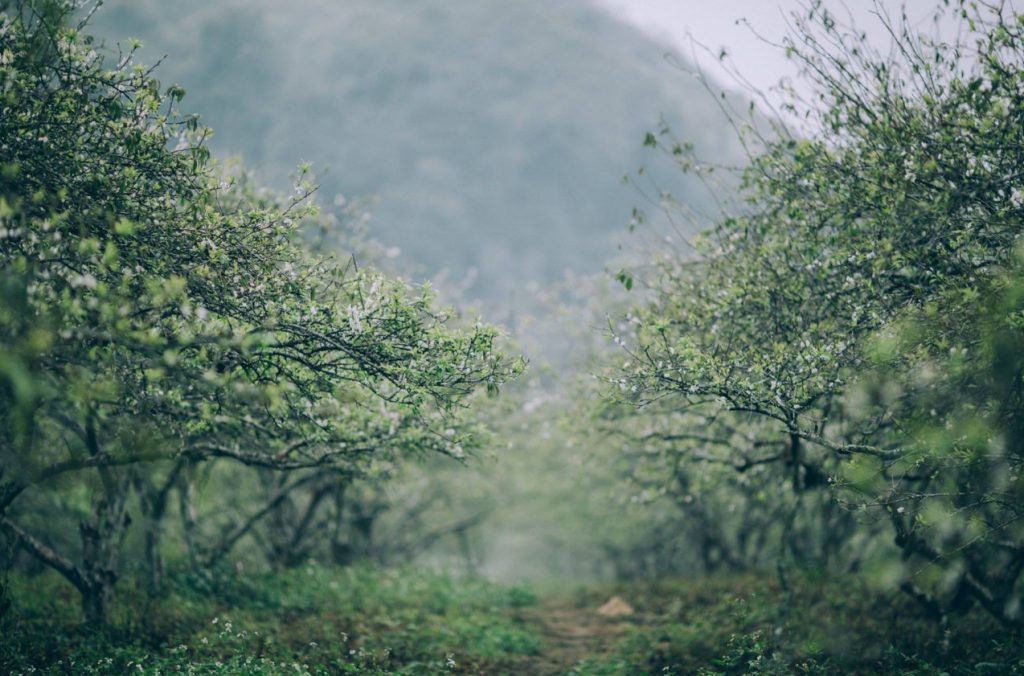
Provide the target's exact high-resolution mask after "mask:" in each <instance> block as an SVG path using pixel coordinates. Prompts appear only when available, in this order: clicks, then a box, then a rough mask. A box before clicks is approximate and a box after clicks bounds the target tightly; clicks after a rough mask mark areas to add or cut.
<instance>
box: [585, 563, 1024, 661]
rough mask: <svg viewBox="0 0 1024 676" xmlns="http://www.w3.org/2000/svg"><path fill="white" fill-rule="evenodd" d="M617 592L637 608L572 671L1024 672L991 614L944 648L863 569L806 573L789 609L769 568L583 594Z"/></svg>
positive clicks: (964, 627)
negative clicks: (600, 649)
mask: <svg viewBox="0 0 1024 676" xmlns="http://www.w3.org/2000/svg"><path fill="white" fill-rule="evenodd" d="M613 594H615V595H619V596H621V597H623V598H624V599H626V600H627V601H628V602H629V603H630V604H631V605H633V607H634V608H636V610H637V611H638V612H637V614H636V615H635V616H634V617H632V618H630V626H629V628H628V630H627V631H626V632H625V633H624V634H623V636H622V638H620V639H619V640H618V641H617V643H616V644H615V645H614V646H613V647H612V649H611V650H609V651H607V652H606V653H605V654H603V655H601V656H598V657H596V658H588V659H586V660H582V661H580V662H579V663H577V664H576V665H575V666H574V667H573V668H572V670H571V671H570V673H572V674H576V675H580V676H582V675H587V676H598V675H602V676H604V675H616V676H618V675H627V674H628V675H631V676H632V675H634V674H705V675H708V674H879V673H899V674H936V675H938V674H1008V673H1024V641H1022V637H1021V636H1019V635H1015V634H1014V633H1013V632H1010V631H1008V630H1006V629H1004V628H1002V627H1001V626H999V625H998V624H996V623H995V622H994V621H993V620H992V619H991V618H989V617H988V616H987V615H985V614H984V613H983V612H981V611H979V610H974V611H972V612H970V613H968V614H967V615H964V616H960V617H958V618H955V619H954V621H953V623H952V632H951V634H950V635H949V646H948V649H944V647H943V637H942V635H941V634H940V632H939V630H938V627H937V626H936V625H935V624H934V623H933V622H931V621H930V620H929V619H927V618H925V617H924V616H922V614H921V612H920V609H919V608H918V607H917V606H916V605H914V604H913V602H912V601H911V600H910V599H908V598H905V597H904V596H903V595H901V594H899V593H898V592H881V591H879V590H878V589H876V588H873V587H871V586H869V585H868V584H867V582H865V581H864V580H863V579H861V578H858V577H856V576H848V577H843V578H825V579H820V578H814V577H804V578H801V579H799V580H797V581H796V584H795V585H794V593H793V598H792V600H791V604H790V607H789V610H788V612H786V613H785V615H784V616H783V615H780V607H781V606H782V601H783V594H782V592H781V590H780V589H779V587H778V584H777V582H776V580H775V579H774V578H773V577H772V576H770V575H763V576H759V575H719V576H712V577H702V578H699V579H690V580H683V579H675V580H661V581H656V582H648V583H634V584H628V585H608V586H606V587H603V588H602V587H597V588H592V589H590V590H587V591H585V592H581V593H578V594H577V595H576V598H575V599H574V601H575V603H577V604H579V605H593V604H595V603H598V602H599V601H601V600H603V599H606V598H607V597H608V596H610V595H613ZM779 627H781V631H780V632H776V629H778V628H779Z"/></svg>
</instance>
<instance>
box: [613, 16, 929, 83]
mask: <svg viewBox="0 0 1024 676" xmlns="http://www.w3.org/2000/svg"><path fill="white" fill-rule="evenodd" d="M938 1H939V0H906V2H905V3H901V2H899V1H897V0H882V5H883V6H884V7H885V8H887V9H888V10H889V11H890V12H891V13H892V14H893V15H895V16H898V15H899V8H900V6H901V4H905V5H906V7H907V15H908V16H909V17H910V18H911V19H912V20H913V21H914V22H915V24H917V25H919V26H920V27H921V28H928V27H929V26H930V25H932V22H931V18H932V16H933V14H934V10H935V7H936V6H937V4H938ZM596 2H597V3H598V4H599V5H602V6H604V7H606V8H607V9H609V10H611V12H612V13H613V14H615V15H617V16H619V17H621V18H622V19H624V20H626V21H627V22H629V23H632V24H634V25H636V26H637V27H639V28H640V29H642V30H643V31H645V32H647V33H649V34H651V35H653V36H654V37H656V38H658V39H659V40H661V41H662V42H663V43H665V45H666V46H667V47H670V48H671V49H672V50H673V51H675V52H678V53H679V54H680V55H686V56H690V57H692V56H693V55H694V48H693V46H692V43H691V40H690V37H689V36H691V35H692V36H693V38H695V39H696V40H698V41H699V42H701V43H703V44H704V45H706V46H707V47H709V48H710V49H711V50H712V51H714V52H715V53H717V52H718V49H719V48H720V47H725V48H727V50H728V52H729V54H730V55H731V57H732V59H733V61H734V63H735V65H736V67H737V68H738V70H739V71H740V72H741V73H742V74H743V76H744V77H745V78H746V79H747V80H749V81H750V82H751V84H753V85H754V86H756V87H757V88H758V89H760V90H762V91H765V90H767V88H769V87H771V86H772V85H774V84H776V83H777V82H778V81H779V78H780V77H784V76H792V75H794V74H795V69H794V67H793V64H792V63H791V62H789V61H787V60H786V58H785V56H784V55H783V53H782V52H781V51H780V50H778V49H776V48H774V47H772V46H770V45H768V44H765V43H764V42H762V41H760V40H758V39H757V38H756V37H755V36H754V34H753V33H752V32H751V28H750V27H748V26H746V25H742V24H741V25H737V21H738V20H740V19H746V20H747V21H748V22H749V24H750V26H751V27H753V28H754V29H755V30H756V31H757V33H759V34H760V35H762V36H764V37H765V38H766V39H770V40H772V41H774V42H778V41H779V40H780V39H781V37H782V36H783V35H784V34H785V32H786V17H787V16H788V15H789V14H790V13H792V12H794V11H797V10H799V9H800V8H801V6H803V5H804V4H805V3H803V2H801V1H800V0H596ZM825 6H826V7H829V8H831V9H833V10H834V12H835V13H836V14H837V15H839V16H841V17H852V19H853V21H854V23H855V25H856V26H857V27H858V28H861V29H862V30H864V31H866V32H867V33H868V36H869V38H870V39H871V40H872V41H873V42H875V43H876V44H878V45H879V46H883V47H884V46H886V45H888V38H887V35H886V34H885V32H884V29H883V28H882V27H881V25H880V24H879V21H878V18H877V17H876V16H874V15H873V11H874V2H873V0H846V1H845V2H842V1H840V0H825ZM929 32H931V31H930V30H929ZM696 56H697V58H698V59H701V60H702V65H703V67H704V68H705V70H707V71H710V72H713V73H716V74H717V75H718V76H719V78H720V79H721V78H722V73H721V70H720V66H719V65H718V64H717V63H716V62H715V59H714V58H712V57H710V56H708V55H705V54H702V53H701V52H700V51H699V50H697V52H696Z"/></svg>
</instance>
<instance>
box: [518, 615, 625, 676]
mask: <svg viewBox="0 0 1024 676" xmlns="http://www.w3.org/2000/svg"><path fill="white" fill-rule="evenodd" d="M522 617H523V619H524V620H525V621H526V622H527V623H528V624H531V625H533V626H534V627H535V628H536V629H537V632H538V633H539V634H540V636H541V640H542V641H543V646H542V648H541V652H540V653H538V654H537V655H533V656H531V657H529V658H527V659H526V660H524V661H522V662H520V663H518V664H516V665H515V668H514V670H512V671H510V672H509V673H513V674H538V675H541V676H547V675H554V674H565V673H567V672H568V671H569V670H570V669H571V668H572V667H573V665H575V664H577V663H579V662H580V661H582V660H587V659H594V658H595V657H599V656H600V655H602V654H603V653H605V652H608V651H609V650H610V649H611V648H612V647H613V646H614V644H615V641H616V639H618V638H619V637H620V636H621V635H622V634H623V633H624V632H625V631H626V630H627V628H628V627H629V626H630V624H632V623H635V622H636V621H637V617H636V615H631V614H625V613H624V614H622V615H611V616H606V615H602V614H601V613H600V612H599V610H598V608H596V607H594V606H588V607H579V606H577V605H573V604H572V603H571V602H568V601H564V600H555V599H548V600H545V601H543V602H542V603H541V605H540V606H539V607H537V608H532V609H529V610H527V611H525V612H524V613H523V615H522Z"/></svg>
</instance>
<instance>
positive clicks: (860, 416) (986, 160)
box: [616, 2, 1024, 626]
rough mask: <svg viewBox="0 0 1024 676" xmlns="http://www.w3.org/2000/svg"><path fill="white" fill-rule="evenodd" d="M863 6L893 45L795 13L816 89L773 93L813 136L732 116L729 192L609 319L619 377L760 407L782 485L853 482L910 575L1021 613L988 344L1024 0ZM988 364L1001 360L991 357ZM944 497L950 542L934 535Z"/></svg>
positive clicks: (1011, 228) (660, 138) (659, 392)
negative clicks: (629, 326)
mask: <svg viewBox="0 0 1024 676" xmlns="http://www.w3.org/2000/svg"><path fill="white" fill-rule="evenodd" d="M878 9H879V14H880V17H881V20H882V21H883V23H884V24H885V26H886V27H887V28H888V29H889V31H890V33H891V35H892V37H893V41H894V45H895V49H894V50H893V51H892V52H891V55H890V56H884V55H883V54H882V53H880V52H879V51H877V50H875V49H872V47H871V46H870V45H868V44H866V42H865V38H864V36H863V34H860V33H858V32H856V31H855V30H852V29H847V28H845V27H843V26H842V25H841V24H840V23H839V22H838V21H837V20H836V18H835V17H834V16H832V15H831V14H830V13H829V12H828V11H826V10H825V9H824V8H823V7H822V6H821V3H811V4H810V5H809V6H808V7H807V8H806V11H805V12H804V13H803V14H802V15H798V16H795V17H794V32H793V34H792V35H791V36H790V38H789V39H788V40H787V41H786V45H785V49H786V50H787V53H789V54H790V55H791V56H792V57H793V58H794V59H796V60H797V62H798V63H800V64H801V66H802V69H803V73H804V75H805V77H806V79H807V80H808V81H809V82H810V84H811V85H812V86H813V87H814V89H815V94H814V96H813V98H811V99H810V102H806V101H802V100H800V99H799V98H794V99H793V100H792V101H791V102H790V104H789V105H788V110H789V111H790V112H791V113H795V114H796V115H798V116H800V117H802V118H803V119H804V120H806V121H807V129H809V130H811V134H810V135H809V136H806V137H799V136H797V135H796V134H795V133H794V132H792V131H790V129H788V128H787V127H786V126H784V125H783V124H782V123H776V124H774V125H773V126H772V132H770V133H764V134H762V133H759V132H758V131H757V129H758V121H757V120H752V121H751V123H750V124H749V125H748V126H747V127H746V130H747V131H746V132H745V134H746V135H745V140H746V142H747V147H748V148H750V149H751V153H752V156H751V159H750V163H749V166H748V167H747V168H745V169H744V170H743V171H742V175H741V188H740V195H741V197H742V199H741V201H740V203H739V205H738V208H735V209H731V210H729V211H727V212H726V213H723V215H722V216H721V217H720V218H719V219H718V220H717V222H716V223H715V225H714V226H713V227H712V228H710V229H709V230H707V231H706V232H704V233H703V234H702V235H701V236H699V237H698V238H696V241H695V242H694V246H693V250H692V252H691V254H690V255H687V256H680V257H676V256H671V255H662V256H658V257H656V258H655V260H654V261H653V265H652V266H651V268H650V272H649V273H648V274H647V275H646V277H645V279H644V281H646V282H647V284H648V285H649V287H650V292H651V294H652V297H653V300H652V301H651V302H650V303H649V304H647V305H645V306H643V307H640V308H638V309H637V311H636V317H637V319H636V320H635V323H634V325H635V334H634V335H630V334H628V333H624V334H622V335H619V336H618V338H619V340H620V341H621V342H623V343H624V344H625V345H626V350H627V352H628V353H629V355H630V363H629V364H628V366H627V367H626V368H625V369H623V370H622V372H621V373H620V374H619V375H618V376H617V378H616V380H617V384H618V388H619V390H620V394H619V396H620V397H621V398H624V399H627V400H630V401H633V402H637V403H640V404H641V405H643V404H647V403H649V402H654V401H658V400H661V399H663V398H664V397H670V398H672V399H673V400H674V401H676V402H678V403H679V406H681V407H683V408H684V409H686V410H693V411H697V412H701V413H702V414H703V415H705V416H707V417H714V416H724V417H726V418H728V419H732V420H737V421H744V420H757V421H759V422H758V423H757V427H756V433H757V435H758V438H759V439H762V440H770V439H782V440H784V441H785V442H786V443H785V450H784V451H783V452H782V453H781V454H780V455H779V457H778V458H777V462H778V463H784V464H786V465H787V466H788V467H789V468H790V469H791V473H790V476H791V482H790V484H791V487H792V489H793V491H794V492H796V493H802V492H804V491H806V490H807V489H808V488H810V487H813V486H820V485H822V483H823V482H822V479H823V478H826V477H828V478H829V480H830V481H832V482H834V483H835V484H838V485H841V486H842V488H843V490H842V491H841V492H839V493H837V494H836V495H837V496H838V497H840V498H841V499H842V500H843V501H844V503H846V504H852V505H853V506H855V507H856V508H857V509H863V510H864V511H865V513H866V514H877V515H884V516H885V518H886V519H887V520H889V521H890V524H891V526H892V532H893V534H894V536H895V541H896V544H897V546H898V547H899V548H901V549H902V551H903V553H904V556H905V557H906V559H907V565H906V568H905V570H904V573H903V578H902V586H903V588H904V589H906V590H907V591H908V592H910V593H911V594H912V595H913V596H914V597H915V598H917V599H918V600H921V601H922V603H923V604H924V606H925V607H926V608H928V609H929V611H931V612H933V613H934V614H935V615H936V617H937V618H939V619H942V620H943V621H945V620H944V618H945V615H946V612H947V609H950V608H959V609H962V608H964V607H966V606H969V605H970V604H971V603H973V602H978V603H980V604H981V605H982V606H984V607H985V608H986V609H988V610H989V611H990V612H992V614H993V615H994V616H995V617H997V618H998V619H1000V620H1001V621H1003V622H1005V623H1007V624H1012V625H1014V626H1019V624H1020V621H1021V620H1020V615H1019V612H1018V607H1019V601H1018V591H1017V581H1018V579H1019V574H1020V569H1021V562H1020V552H1021V549H1020V546H1021V544H1024V541H1021V539H1020V537H1021V534H1020V533H1019V532H1018V530H1017V528H1016V525H1015V524H1016V521H1017V519H1018V518H1019V517H1018V515H1017V511H1016V508H1015V507H1013V502H1014V501H1013V500H1012V499H1010V498H1008V496H1014V495H1016V491H1017V490H1018V487H1017V486H1018V484H1017V481H1018V478H1017V477H1018V476H1019V473H1018V472H1017V469H1016V468H1017V466H1018V464H1019V459H1020V456H1019V455H1018V454H1017V449H1015V447H1014V446H1013V443H1014V442H1012V441H1011V440H1013V439H1015V436H1014V434H1015V432H1014V431H1013V430H1014V429H1015V423H1012V424H1011V423H1009V422H1008V421H1010V420H1017V419H1019V418H1020V416H1021V413H1022V412H1021V410H1020V408H1019V400H1018V399H1017V398H1015V396H1009V397H1007V396H1004V395H1006V394H1007V393H1011V392H1016V388H1017V387H1019V383H1020V371H1019V364H1018V363H1017V362H1016V361H1014V360H1012V359H1007V358H1005V357H1001V358H999V359H995V358H994V357H993V355H994V354H996V353H997V352H998V353H999V354H1003V353H1002V352H999V350H997V349H996V348H995V347H994V345H996V344H999V345H1004V344H1005V343H1006V341H1010V343H1011V344H1012V342H1013V340H1016V338H1015V337H1014V336H1015V333H1014V332H1015V331H1016V330H1017V329H1016V328H1015V327H1016V320H1015V319H1014V317H1015V314H1014V313H1015V312H1016V311H1017V310H1016V309H1015V306H1014V305H1013V303H1011V302H1008V301H1006V300H1005V299H1004V300H1000V299H1001V298H1004V296H1001V295H1000V294H1001V293H1003V292H1001V291H999V289H1013V288H1015V285H1014V283H1013V282H1012V281H1008V280H1013V279H1014V275H1015V274H1016V271H1018V270H1019V268H1018V267H1016V266H1015V265H1014V263H1013V261H1014V251H1015V248H1016V246H1017V243H1018V241H1019V237H1020V234H1021V223H1022V215H1024V198H1022V196H1021V195H1022V192H1021V190H1022V187H1021V182H1022V174H1021V170H1020V167H1021V165H1022V158H1024V124H1022V122H1024V70H1022V65H1024V64H1022V58H1024V57H1022V55H1024V32H1022V30H1024V17H1022V15H1020V14H1019V13H1017V12H1014V11H1013V10H1011V9H1010V8H1008V7H1005V6H1003V5H1002V4H994V5H989V4H986V3H968V2H951V3H944V8H940V9H939V10H938V11H939V13H945V14H946V15H947V16H949V17H950V18H955V19H956V20H957V21H958V22H959V30H960V31H961V32H960V33H959V36H960V37H959V38H958V39H957V40H956V41H954V42H952V43H946V42H942V41H940V40H937V39H930V38H928V37H924V36H921V35H918V34H916V33H915V32H914V29H913V28H912V27H911V26H910V24H909V21H908V20H907V19H906V17H905V16H904V17H902V18H901V19H893V18H891V17H889V16H888V15H887V14H886V13H885V12H884V9H883V8H882V7H881V6H878ZM648 140H649V143H650V144H652V145H655V146H658V147H661V148H662V149H664V150H665V151H666V152H668V153H669V154H670V155H673V156H675V157H677V158H678V159H679V161H680V164H681V166H683V168H684V169H689V170H693V171H697V172H703V171H706V170H707V169H708V167H707V165H706V164H702V163H701V162H700V160H699V158H695V157H693V155H692V152H691V151H690V149H689V148H688V147H687V146H686V145H684V144H678V143H674V142H673V141H672V140H671V138H670V136H669V135H668V134H667V133H663V134H661V135H657V136H655V135H652V136H650V137H649V139H648ZM979 304H981V308H983V309H981V310H979V307H978V305H979ZM979 315H980V316H979ZM977 324H980V325H981V326H982V327H989V328H987V329H982V330H981V331H980V332H979V331H976V330H973V329H970V328H969V327H971V326H972V325H977ZM997 326H998V327H999V329H998V330H996V329H995V328H992V327H997ZM908 327H914V328H913V330H911V329H910V328H908ZM986 332H987V333H986ZM994 336H999V337H998V338H995V337H994ZM1008 336H1010V337H1008ZM1011 337H1012V338H1011ZM987 341H989V342H987ZM986 345H988V347H986ZM950 350H952V351H953V352H954V353H958V351H962V352H959V353H958V354H959V355H961V356H957V355H956V354H954V355H953V357H952V358H950V357H949V355H950ZM940 355H945V356H942V357H941V358H940ZM996 364H999V365H1000V366H995V365H996ZM1003 367H1006V368H1009V369H1010V370H1009V371H1008V372H1007V373H1004V374H1003V376H1004V377H1007V378H1008V380H1006V381H1004V380H1002V379H1000V378H994V377H993V374H994V372H995V370H996V369H999V368H1003ZM1014 369H1017V370H1014ZM940 373H941V374H944V375H942V376H939V375H937V374H940ZM922 382H928V383H929V384H928V385H927V387H925V388H924V390H925V391H927V394H925V393H924V392H923V391H922V387H921V383H922ZM869 383H873V384H874V385H873V387H872V386H869ZM968 385H969V387H968ZM963 387H968V389H967V390H963V389H962V388H963ZM865 388H867V389H865ZM866 391H868V392H870V393H871V396H865V394H864V393H865V392H866ZM997 393H1001V394H997ZM933 399H937V400H941V401H945V402H946V406H945V407H940V406H936V405H933V404H931V403H929V402H930V401H932V400H933ZM996 402H999V403H996ZM962 416H964V417H962ZM932 418H934V419H935V420H936V421H937V422H938V426H939V427H942V428H944V429H945V428H946V427H948V431H947V432H944V433H943V434H942V435H938V437H937V435H935V434H931V433H930V432H929V431H928V430H929V429H930V427H929V426H927V425H922V423H921V421H922V419H932ZM963 420H972V421H978V420H981V421H984V422H983V423H982V424H980V426H979V425H978V424H975V423H972V424H971V425H967V426H966V427H962V426H961V425H962V421H963ZM967 428H973V429H974V431H975V432H977V431H978V429H986V430H988V431H989V432H990V435H989V438H988V441H985V442H984V443H982V441H983V438H984V435H982V436H981V437H977V436H972V435H971V434H970V433H968V430H967ZM939 437H941V439H943V440H942V441H940V440H939ZM992 439H1000V440H1001V441H998V442H992ZM991 443H994V444H995V446H994V448H998V449H999V450H998V451H997V452H994V453H989V454H988V455H986V452H983V451H982V450H981V449H982V448H989V447H990V446H986V445H985V444H990V445H991ZM699 448H700V446H699V445H698V446H697V447H695V449H699ZM691 452H697V451H696V450H692V451H691ZM735 452H740V451H735ZM986 457H987V459H984V458H986ZM939 487H941V488H939ZM847 488H851V489H855V491H856V496H857V497H856V498H852V499H851V498H850V493H849V492H847V490H846V489H847ZM851 501H852V502H851ZM939 513H942V514H943V515H944V516H943V518H944V520H943V523H944V524H945V525H944V526H943V528H944V529H945V530H944V531H943V532H944V533H945V534H944V535H942V536H941V537H944V538H945V542H946V546H945V547H935V546H934V545H932V544H928V542H929V540H930V539H931V538H934V537H940V535H939V533H938V531H939V530H942V529H936V528H935V527H934V523H935V519H937V518H938V517H937V516H936V515H937V514H939ZM929 515H930V516H929ZM929 524H931V525H929ZM936 570H937V571H939V574H938V575H936V574H934V572H935V571H936ZM936 578H941V580H937V579H936ZM922 585H923V586H924V587H927V588H929V589H930V590H931V591H928V590H927V589H922V588H921V586H922ZM940 592H943V593H940ZM946 592H948V593H946Z"/></svg>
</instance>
